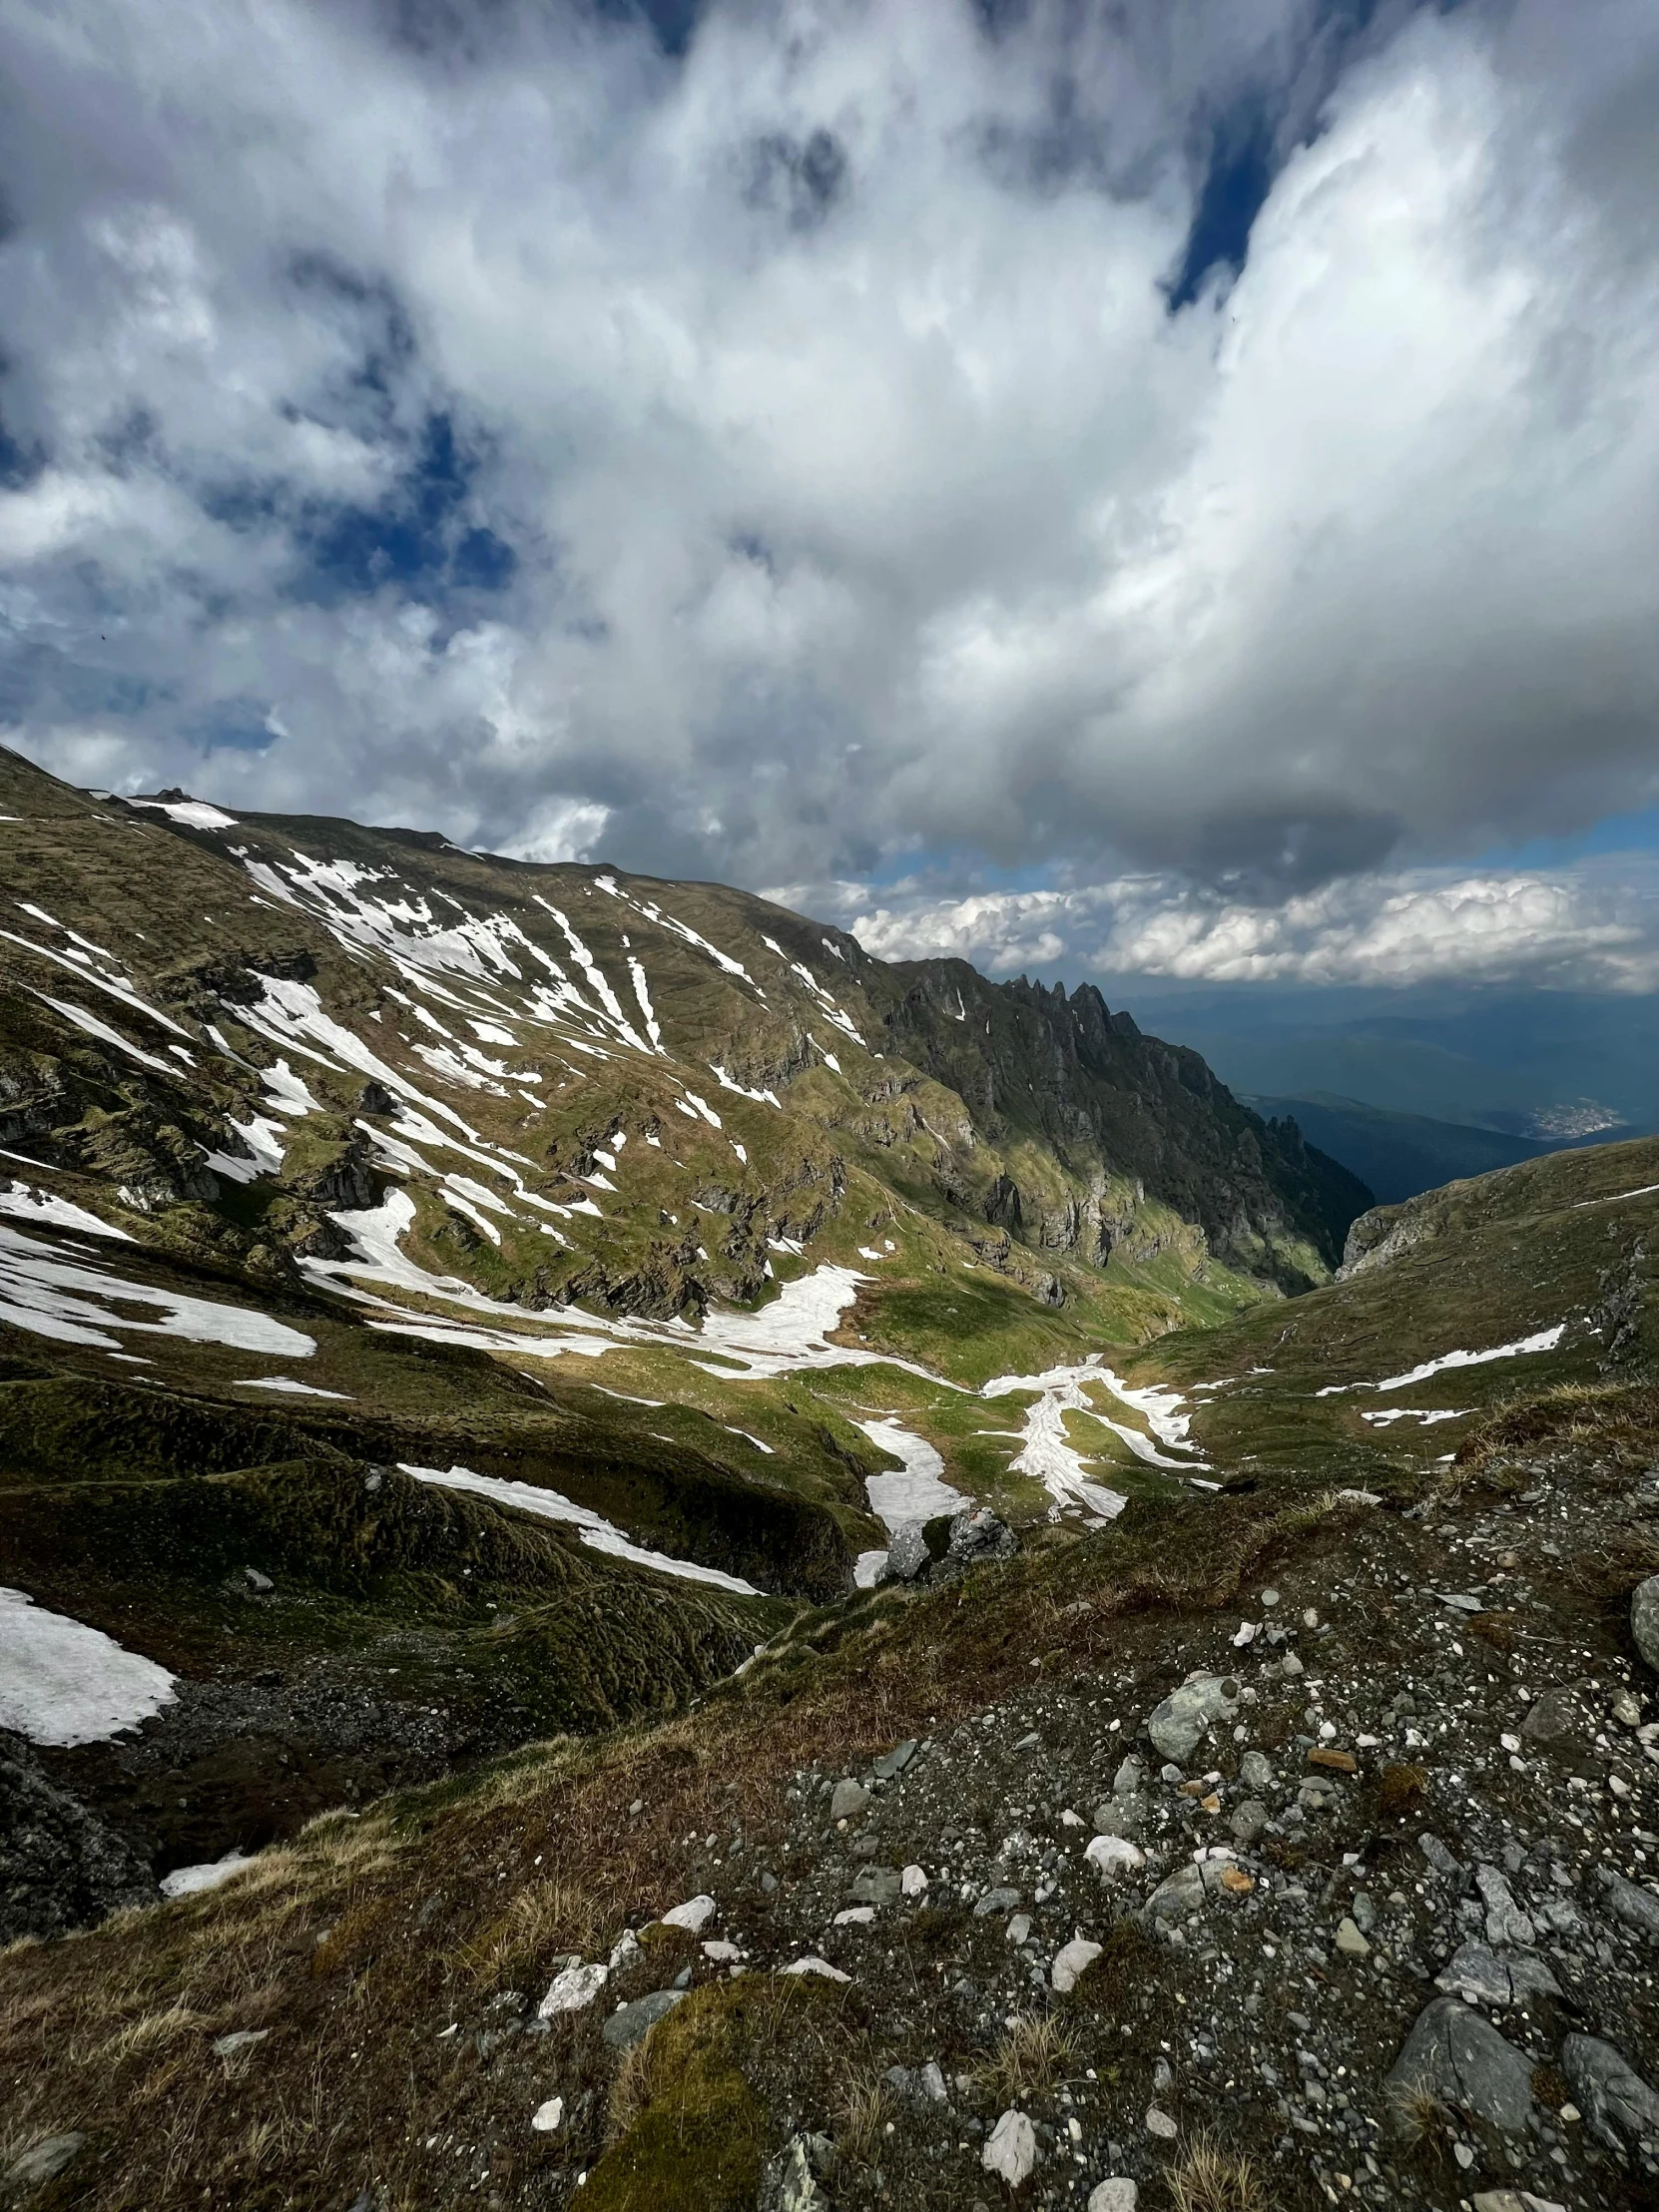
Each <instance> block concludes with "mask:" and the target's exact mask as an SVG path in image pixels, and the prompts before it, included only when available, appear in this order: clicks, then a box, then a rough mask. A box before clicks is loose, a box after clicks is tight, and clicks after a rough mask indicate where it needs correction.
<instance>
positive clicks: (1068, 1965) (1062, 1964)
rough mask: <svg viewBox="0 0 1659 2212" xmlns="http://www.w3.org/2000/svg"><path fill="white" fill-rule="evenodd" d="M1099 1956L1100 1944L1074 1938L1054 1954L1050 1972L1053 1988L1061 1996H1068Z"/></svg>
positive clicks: (1081, 1937) (1078, 1937) (1084, 1937)
mask: <svg viewBox="0 0 1659 2212" xmlns="http://www.w3.org/2000/svg"><path fill="white" fill-rule="evenodd" d="M1099 1956H1100V1945H1099V1944H1098V1943H1091V1942H1090V1941H1089V1939H1088V1937H1087V1936H1073V1937H1072V1939H1071V1941H1070V1942H1069V1943H1066V1944H1063V1945H1062V1946H1061V1948H1060V1949H1059V1950H1057V1951H1056V1952H1055V1954H1054V1963H1053V1965H1052V1966H1051V1967H1050V1968H1049V1972H1048V1978H1049V1982H1050V1984H1051V1986H1052V1987H1053V1988H1054V1989H1056V1990H1057V1991H1058V1992H1059V1994H1060V1995H1061V1996H1065V1995H1067V1994H1068V1993H1069V1991H1071V1990H1073V1989H1075V1988H1076V1986H1077V1984H1078V1981H1079V1979H1080V1978H1081V1977H1082V1975H1084V1974H1085V1973H1086V1972H1087V1971H1088V1969H1089V1968H1090V1967H1091V1966H1092V1965H1093V1964H1094V1962H1095V1960H1096V1959H1097V1958H1098V1957H1099Z"/></svg>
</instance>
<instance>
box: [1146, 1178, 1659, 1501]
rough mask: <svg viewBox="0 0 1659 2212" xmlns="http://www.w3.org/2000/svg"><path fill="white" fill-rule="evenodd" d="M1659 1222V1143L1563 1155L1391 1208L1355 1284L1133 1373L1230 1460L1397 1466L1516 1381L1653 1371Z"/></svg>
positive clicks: (1250, 1465) (1526, 1388)
mask: <svg viewBox="0 0 1659 2212" xmlns="http://www.w3.org/2000/svg"><path fill="white" fill-rule="evenodd" d="M1656 1230H1659V1140H1655V1139H1653V1138H1641V1139H1638V1140H1636V1141H1634V1142H1632V1143H1629V1144H1622V1145H1608V1146H1604V1147H1600V1148H1598V1149H1595V1150H1592V1151H1582V1152H1559V1153H1552V1154H1550V1155H1548V1156H1547V1157H1546V1158H1543V1159H1539V1160H1528V1161H1524V1162H1522V1163H1521V1164H1519V1165H1518V1166H1515V1167H1511V1168H1505V1169H1502V1170H1500V1171H1498V1172H1497V1173H1495V1174H1492V1175H1485V1176H1477V1177H1474V1178H1471V1179H1470V1180H1468V1181H1466V1182H1461V1183H1451V1184H1448V1185H1447V1186H1446V1187H1445V1188H1444V1189H1443V1190H1439V1191H1428V1192H1424V1193H1423V1194H1422V1195H1421V1196H1420V1197H1418V1198H1414V1199H1411V1200H1408V1201H1407V1202H1406V1203H1405V1204H1404V1205H1401V1206H1395V1207H1380V1208H1378V1209H1377V1210H1376V1212H1375V1213H1374V1214H1372V1215H1369V1216H1367V1217H1365V1218H1364V1219H1363V1220H1362V1221H1361V1222H1359V1223H1357V1224H1356V1226H1355V1231H1354V1234H1353V1236H1352V1238H1351V1252H1352V1253H1353V1254H1354V1256H1355V1257H1354V1261H1353V1264H1352V1265H1351V1267H1350V1268H1349V1269H1348V1270H1347V1271H1346V1272H1345V1275H1344V1277H1343V1279H1342V1280H1341V1281H1339V1282H1337V1283H1335V1284H1332V1285H1331V1286H1329V1287H1328V1288H1326V1289H1323V1290H1319V1291H1316V1292H1313V1293H1312V1294H1310V1295H1309V1296H1308V1297H1307V1298H1304V1299H1298V1300H1297V1301H1295V1302H1294V1303H1293V1304H1291V1305H1288V1306H1282V1307H1278V1308H1275V1309H1273V1310H1271V1311H1270V1310H1268V1309H1265V1308H1262V1309H1257V1310H1255V1311H1253V1312H1251V1313H1249V1314H1246V1315H1243V1316H1241V1317H1240V1318H1239V1319H1238V1320H1236V1321H1234V1322H1231V1323H1229V1324H1228V1325H1226V1326H1225V1327H1224V1328H1222V1329H1219V1330H1214V1331H1210V1332H1207V1333H1204V1334H1198V1333H1184V1334H1181V1335H1177V1336H1172V1337H1169V1338H1166V1339H1164V1340H1163V1341H1162V1342H1160V1344H1159V1345H1158V1346H1157V1348H1156V1351H1155V1352H1154V1353H1151V1354H1149V1355H1146V1356H1143V1357H1142V1359H1141V1360H1140V1361H1139V1362H1138V1363H1136V1364H1135V1373H1136V1374H1137V1375H1138V1376H1143V1377H1144V1376H1148V1375H1153V1374H1155V1375H1157V1376H1158V1377H1160V1378H1163V1379H1166V1380H1167V1381H1169V1382H1170V1383H1173V1384H1175V1385H1176V1386H1178V1387H1179V1388H1180V1389H1182V1390H1183V1391H1184V1392H1185V1393H1186V1396H1187V1398H1188V1399H1189V1401H1190V1402H1191V1403H1192V1404H1193V1405H1194V1406H1195V1407H1196V1408H1197V1410H1196V1411H1195V1414H1194V1419H1193V1434H1194V1435H1195V1437H1196V1438H1197V1439H1198V1440H1199V1442H1200V1444H1201V1446H1202V1448H1203V1449H1204V1451H1205V1452H1206V1454H1207V1456H1209V1457H1210V1458H1211V1459H1212V1460H1213V1461H1214V1462H1215V1465H1216V1467H1217V1469H1218V1470H1219V1471H1224V1472H1226V1473H1227V1474H1230V1475H1238V1474H1244V1475H1250V1474H1262V1473H1268V1472H1271V1471H1272V1470H1273V1469H1274V1468H1275V1467H1284V1468H1295V1469H1297V1470H1299V1471H1305V1470H1307V1469H1309V1468H1316V1467H1321V1466H1323V1467H1325V1468H1326V1469H1327V1470H1328V1471H1329V1473H1330V1474H1331V1476H1332V1479H1333V1480H1337V1481H1341V1482H1344V1483H1361V1484H1364V1483H1370V1482H1375V1481H1380V1480H1384V1479H1385V1478H1386V1477H1387V1476H1388V1474H1389V1473H1390V1471H1392V1470H1399V1469H1403V1468H1407V1467H1420V1466H1421V1464H1422V1463H1423V1461H1424V1460H1425V1459H1433V1458H1438V1457H1441V1456H1443V1455H1444V1454H1447V1453H1449V1452H1451V1451H1453V1450H1454V1449H1455V1447H1456V1445H1457V1443H1458V1441H1459V1439H1460V1438H1461V1437H1462V1436H1463V1435H1465V1434H1466V1433H1468V1431H1469V1428H1470V1426H1471V1423H1472V1420H1473V1418H1474V1417H1476V1416H1478V1415H1479V1414H1481V1413H1483V1412H1485V1411H1487V1410H1489V1409H1490V1408H1491V1407H1492V1406H1493V1405H1494V1404H1497V1403H1500V1402H1502V1401H1503V1400H1505V1399H1506V1398H1509V1397H1512V1396H1516V1395H1525V1396H1535V1395H1538V1394H1540V1393H1542V1392H1544V1391H1546V1390H1548V1389H1551V1388H1553V1387H1556V1386H1558V1385H1571V1384H1583V1383H1600V1382H1608V1381H1611V1382H1622V1381H1629V1380H1631V1379H1633V1378H1640V1377H1641V1376H1643V1375H1644V1374H1650V1373H1651V1372H1652V1368H1653V1362H1654V1359H1655V1355H1656V1353H1659V1318H1656V1296H1655V1286H1654V1275H1653V1259H1652V1256H1651V1254H1652V1248H1653V1245H1654V1242H1655V1232H1656Z"/></svg>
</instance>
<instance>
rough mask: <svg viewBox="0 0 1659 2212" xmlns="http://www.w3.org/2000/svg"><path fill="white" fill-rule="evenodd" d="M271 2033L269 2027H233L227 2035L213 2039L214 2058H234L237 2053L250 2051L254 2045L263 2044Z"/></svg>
mask: <svg viewBox="0 0 1659 2212" xmlns="http://www.w3.org/2000/svg"><path fill="white" fill-rule="evenodd" d="M270 2033H271V2030H270V2028H269V2027H234V2028H232V2030H231V2032H230V2034H229V2035H216V2036H215V2037H214V2056H215V2057H216V2058H235V2057H236V2055H237V2053H238V2052H239V2051H244V2050H252V2049H253V2048H254V2046H255V2044H256V2043H263V2042H264V2041H265V2039H266V2037H267V2036H268V2035H269V2034H270Z"/></svg>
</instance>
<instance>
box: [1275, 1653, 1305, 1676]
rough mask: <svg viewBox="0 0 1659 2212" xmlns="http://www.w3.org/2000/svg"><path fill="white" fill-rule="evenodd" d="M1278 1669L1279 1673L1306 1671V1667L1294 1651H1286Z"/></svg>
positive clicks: (1288, 1673) (1296, 1673)
mask: <svg viewBox="0 0 1659 2212" xmlns="http://www.w3.org/2000/svg"><path fill="white" fill-rule="evenodd" d="M1279 1671H1280V1673H1281V1674H1287V1675H1298V1674H1304V1673H1306V1672H1307V1669H1306V1668H1305V1667H1304V1666H1303V1664H1302V1661H1301V1660H1300V1659H1299V1658H1298V1657H1297V1655H1296V1653H1295V1652H1294V1651H1288V1652H1286V1654H1285V1656H1284V1658H1283V1659H1281V1660H1280V1662H1279Z"/></svg>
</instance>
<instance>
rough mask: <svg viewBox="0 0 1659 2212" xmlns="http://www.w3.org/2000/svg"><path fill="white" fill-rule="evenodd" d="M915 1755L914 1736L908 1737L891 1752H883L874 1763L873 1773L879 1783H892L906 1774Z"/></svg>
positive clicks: (872, 1765)
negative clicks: (905, 1770) (899, 1776)
mask: <svg viewBox="0 0 1659 2212" xmlns="http://www.w3.org/2000/svg"><path fill="white" fill-rule="evenodd" d="M915 1755H916V1740H915V1738H914V1737H913V1736H906V1737H905V1739H904V1741H903V1742H902V1743H901V1744H894V1745H893V1747H892V1749H891V1751H884V1752H882V1754H881V1756H880V1757H879V1758H878V1759H876V1760H874V1761H872V1763H871V1771H872V1772H873V1773H874V1775H875V1777H876V1779H877V1780H878V1781H881V1782H891V1781H892V1780H893V1779H894V1778H895V1777H896V1776H898V1775H901V1774H902V1773H903V1772H904V1769H905V1768H906V1767H907V1766H908V1765H909V1764H910V1761H911V1760H912V1759H913V1758H914V1757H915Z"/></svg>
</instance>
